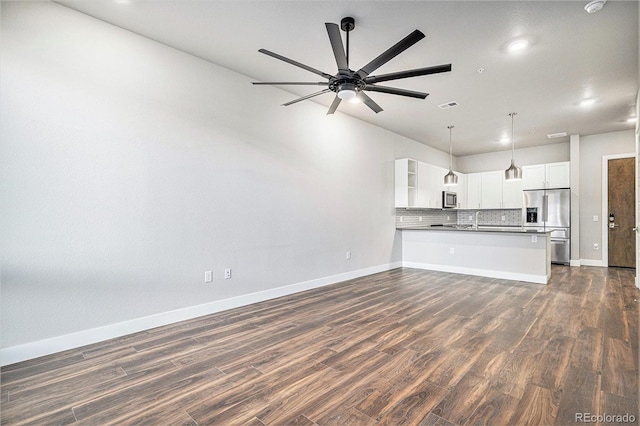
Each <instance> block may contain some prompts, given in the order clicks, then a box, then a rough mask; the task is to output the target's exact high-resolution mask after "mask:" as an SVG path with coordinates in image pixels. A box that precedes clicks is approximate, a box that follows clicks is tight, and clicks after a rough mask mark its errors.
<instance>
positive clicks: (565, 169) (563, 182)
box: [546, 161, 571, 188]
mask: <svg viewBox="0 0 640 426" xmlns="http://www.w3.org/2000/svg"><path fill="white" fill-rule="evenodd" d="M546 166H547V167H546V182H547V188H569V187H570V186H571V166H570V164H569V162H568V161H564V162H561V163H549V164H547V165H546Z"/></svg>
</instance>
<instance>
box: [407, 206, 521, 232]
mask: <svg viewBox="0 0 640 426" xmlns="http://www.w3.org/2000/svg"><path fill="white" fill-rule="evenodd" d="M477 211H480V215H479V216H478V225H484V226H522V209H496V210H441V209H437V210H436V209H410V210H408V209H396V228H412V227H416V226H425V227H428V226H431V225H439V224H443V225H444V224H448V225H454V224H456V225H473V224H475V217H476V212H477ZM470 217H471V219H469V218H470ZM503 217H504V220H502V218H503Z"/></svg>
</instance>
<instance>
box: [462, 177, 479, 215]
mask: <svg viewBox="0 0 640 426" xmlns="http://www.w3.org/2000/svg"><path fill="white" fill-rule="evenodd" d="M481 183H482V173H468V174H467V207H466V208H468V209H479V208H480V201H481V198H480V195H481V188H482V186H481Z"/></svg>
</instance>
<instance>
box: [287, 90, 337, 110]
mask: <svg viewBox="0 0 640 426" xmlns="http://www.w3.org/2000/svg"><path fill="white" fill-rule="evenodd" d="M330 91H331V89H324V90H321V91H319V92H316V93H312V94H310V95H307V96H303V97H301V98H298V99H294V100H292V101H289V102H287V103H286V104H282V106H289V105H291V104H295V103H296V102H300V101H304V100H305V99H309V98H313V97H314V96H318V95H322V94H323V93H328V92H330Z"/></svg>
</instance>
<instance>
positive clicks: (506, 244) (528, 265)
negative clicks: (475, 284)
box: [397, 226, 551, 284]
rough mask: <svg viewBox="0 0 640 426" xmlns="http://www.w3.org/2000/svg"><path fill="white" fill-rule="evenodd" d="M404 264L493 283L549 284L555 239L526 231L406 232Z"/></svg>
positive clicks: (403, 233) (428, 229) (416, 229)
mask: <svg viewBox="0 0 640 426" xmlns="http://www.w3.org/2000/svg"><path fill="white" fill-rule="evenodd" d="M397 230H398V231H399V232H401V236H402V264H403V266H405V267H408V268H418V269H428V270H434V271H443V272H453V273H459V274H467V275H478V276H483V277H490V278H503V279H508V280H516V281H527V282H532V283H538V284H547V282H548V281H549V277H550V276H551V250H550V236H549V233H546V232H529V231H525V230H523V229H522V228H498V227H485V228H482V227H481V228H479V229H475V228H470V227H456V226H451V227H443V226H440V227H425V226H423V227H420V226H416V227H403V228H397Z"/></svg>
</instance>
